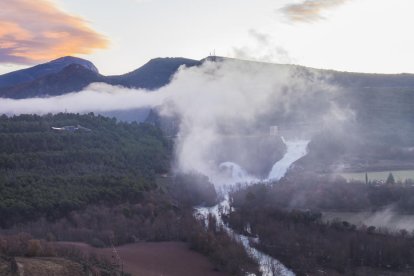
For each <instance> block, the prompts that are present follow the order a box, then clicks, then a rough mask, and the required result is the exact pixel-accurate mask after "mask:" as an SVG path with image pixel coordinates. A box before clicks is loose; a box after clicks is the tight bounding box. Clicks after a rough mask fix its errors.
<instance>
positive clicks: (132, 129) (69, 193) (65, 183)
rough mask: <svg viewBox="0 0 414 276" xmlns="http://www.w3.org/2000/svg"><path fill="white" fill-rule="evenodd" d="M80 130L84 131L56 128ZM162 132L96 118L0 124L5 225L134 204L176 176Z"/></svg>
mask: <svg viewBox="0 0 414 276" xmlns="http://www.w3.org/2000/svg"><path fill="white" fill-rule="evenodd" d="M78 125H80V126H81V127H83V128H84V129H82V128H80V129H79V130H73V131H70V130H54V129H52V127H64V126H75V127H77V126H78ZM170 155H171V147H170V145H169V144H168V141H167V140H165V139H164V138H163V136H162V133H161V131H160V130H159V129H157V128H155V127H153V126H151V125H148V124H136V123H120V122H117V121H116V120H115V119H111V118H105V117H102V116H95V115H94V114H87V115H76V114H63V113H62V114H57V115H45V116H37V115H21V116H14V117H7V116H5V115H3V116H1V117H0V226H2V227H7V226H11V225H12V224H14V223H16V222H21V221H24V220H27V219H29V218H30V219H35V218H38V217H40V216H46V217H47V218H48V219H56V218H59V217H61V216H63V215H64V214H66V213H68V212H69V211H71V210H75V209H80V208H83V207H85V206H86V205H88V204H90V203H98V202H107V203H115V202H120V201H125V200H134V199H136V198H138V197H140V196H141V193H142V192H143V191H148V190H152V189H154V188H155V187H156V182H155V176H156V175H157V174H163V173H166V172H167V171H168V169H169V162H170Z"/></svg>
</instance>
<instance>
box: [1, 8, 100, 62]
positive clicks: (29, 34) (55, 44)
mask: <svg viewBox="0 0 414 276" xmlns="http://www.w3.org/2000/svg"><path fill="white" fill-rule="evenodd" d="M107 44H108V41H107V40H106V38H104V37H103V36H102V35H101V34H99V33H97V32H96V31H94V30H93V29H92V28H91V27H89V26H88V24H87V22H86V21H85V20H84V19H82V18H80V17H76V16H73V15H70V14H68V13H66V12H64V11H62V10H60V9H59V8H57V7H56V5H55V4H54V3H53V2H51V1H49V0H38V1H32V0H2V1H0V62H1V63H19V64H32V63H39V62H43V61H47V60H52V59H55V58H57V57H61V56H66V55H76V54H88V53H91V52H92V51H94V50H95V49H101V48H105V47H106V46H107Z"/></svg>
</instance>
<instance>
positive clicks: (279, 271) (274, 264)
mask: <svg viewBox="0 0 414 276" xmlns="http://www.w3.org/2000/svg"><path fill="white" fill-rule="evenodd" d="M283 142H284V143H285V145H286V147H287V150H286V153H285V155H284V156H283V157H282V159H280V160H279V161H277V162H276V163H275V164H274V165H273V167H272V169H271V171H270V172H269V174H268V177H267V178H266V179H259V178H256V177H254V176H251V175H249V174H248V173H247V172H246V171H245V170H244V169H243V168H241V167H240V166H239V165H238V164H236V163H233V162H224V163H222V164H220V166H219V168H220V169H223V168H225V169H227V170H230V172H231V173H230V176H231V177H230V179H229V180H228V183H224V184H223V183H221V184H220V186H221V187H225V188H221V189H218V190H219V192H220V193H222V196H223V197H224V200H223V201H222V202H220V203H219V204H217V205H216V206H213V207H198V208H196V210H195V216H196V217H197V218H199V219H200V220H204V223H205V224H207V223H208V220H207V217H208V215H212V216H213V217H215V219H216V220H217V224H218V225H221V226H222V227H223V228H224V229H225V231H226V232H227V233H228V234H229V235H231V236H232V237H234V238H235V239H236V240H238V241H239V242H240V243H241V244H242V245H243V247H244V248H245V250H246V252H247V253H248V254H249V255H250V256H251V257H252V258H253V259H254V260H256V261H257V262H258V264H259V269H260V271H261V272H262V275H263V276H276V275H282V276H292V275H295V274H294V273H293V272H292V271H290V270H289V269H288V268H287V267H285V266H284V265H283V264H282V263H281V262H279V261H278V260H276V259H274V258H272V257H271V256H269V255H267V254H265V253H263V252H260V251H259V250H257V249H256V248H254V247H253V246H251V245H250V242H251V241H253V242H258V240H257V238H249V237H247V236H244V235H240V234H238V233H236V232H235V231H234V230H233V229H231V228H230V227H229V226H228V225H226V224H225V223H224V221H223V219H222V215H226V214H229V212H230V204H229V193H230V191H231V190H234V189H237V187H239V188H240V187H245V186H247V185H251V184H253V183H258V182H264V183H269V182H274V181H278V180H280V179H281V178H282V177H283V176H284V175H285V174H286V172H287V171H288V169H289V168H290V166H291V165H292V164H293V163H294V162H296V161H297V160H299V159H300V158H302V157H303V156H305V155H306V154H307V147H308V144H309V141H308V140H292V141H285V140H283ZM236 184H241V185H236Z"/></svg>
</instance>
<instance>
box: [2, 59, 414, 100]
mask: <svg viewBox="0 0 414 276" xmlns="http://www.w3.org/2000/svg"><path fill="white" fill-rule="evenodd" d="M223 60H229V61H233V62H239V63H241V64H257V63H259V64H263V66H271V67H275V66H279V67H283V68H286V67H288V68H295V69H296V70H298V72H301V73H304V74H305V75H306V74H315V73H316V74H319V75H320V76H321V77H322V78H323V79H325V80H327V81H329V82H330V83H332V84H335V85H338V86H341V87H347V88H360V89H365V88H377V87H381V88H397V87H398V88H414V74H408V73H401V74H371V73H357V72H341V71H335V70H327V69H316V68H311V67H305V66H301V65H294V64H277V63H267V62H259V61H249V60H241V59H234V58H227V57H216V56H209V57H206V58H204V59H201V60H193V59H187V58H183V57H165V58H154V59H151V60H149V61H148V62H147V63H145V64H144V65H142V66H141V67H139V68H137V69H135V70H133V71H131V72H128V73H126V74H121V75H109V76H105V75H101V74H99V71H98V69H97V68H96V66H95V65H94V64H93V63H92V62H90V61H88V60H85V59H81V58H76V57H70V56H67V57H62V58H59V59H56V60H53V61H50V62H47V63H44V64H39V65H36V66H33V67H30V68H27V69H22V70H18V71H14V72H10V73H7V74H3V75H0V97H3V98H14V99H22V98H28V97H46V96H56V95H62V94H66V93H70V92H77V91H81V90H82V89H84V88H85V87H86V86H88V85H89V84H91V83H93V82H104V83H107V84H111V85H121V86H125V87H128V88H141V89H147V90H155V89H158V88H160V87H162V86H165V85H167V84H168V83H169V82H170V80H171V78H172V76H173V75H174V74H175V73H176V72H177V70H178V69H179V68H180V67H181V66H187V67H193V66H199V65H201V64H202V63H204V62H206V61H211V62H217V61H223ZM74 65H77V66H74Z"/></svg>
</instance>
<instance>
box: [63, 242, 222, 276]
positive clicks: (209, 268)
mask: <svg viewBox="0 0 414 276" xmlns="http://www.w3.org/2000/svg"><path fill="white" fill-rule="evenodd" d="M58 244H59V245H61V246H72V247H75V248H78V249H80V250H81V251H82V252H84V253H95V254H97V255H99V256H104V257H106V258H108V259H111V260H114V261H115V259H116V258H115V257H114V251H113V249H112V248H94V247H91V246H89V245H87V244H84V243H70V242H59V243H58ZM115 249H116V250H117V252H118V254H119V256H120V258H121V259H122V260H123V265H124V271H125V272H128V273H131V274H132V275H146V276H158V275H169V276H186V275H188V276H191V275H199V276H224V275H227V274H224V273H221V272H217V271H215V270H214V266H213V265H212V264H211V263H210V262H209V260H208V259H207V258H206V257H204V256H202V255H201V254H199V253H196V252H194V251H192V250H190V249H189V247H188V245H187V244H185V243H182V242H145V243H134V244H127V245H123V246H119V247H116V248H115Z"/></svg>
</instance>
